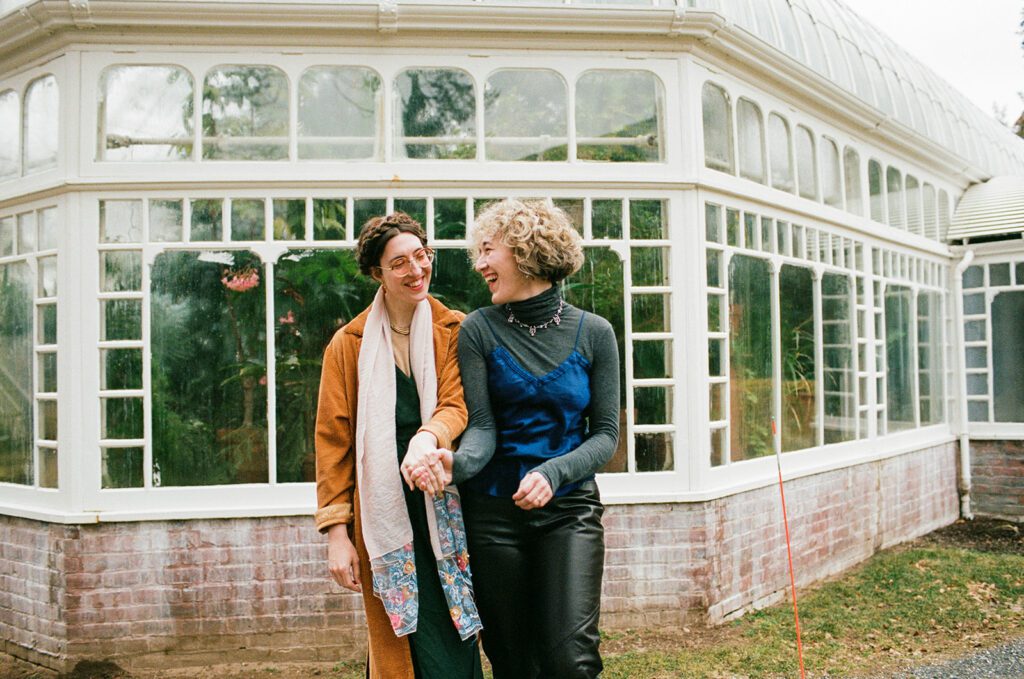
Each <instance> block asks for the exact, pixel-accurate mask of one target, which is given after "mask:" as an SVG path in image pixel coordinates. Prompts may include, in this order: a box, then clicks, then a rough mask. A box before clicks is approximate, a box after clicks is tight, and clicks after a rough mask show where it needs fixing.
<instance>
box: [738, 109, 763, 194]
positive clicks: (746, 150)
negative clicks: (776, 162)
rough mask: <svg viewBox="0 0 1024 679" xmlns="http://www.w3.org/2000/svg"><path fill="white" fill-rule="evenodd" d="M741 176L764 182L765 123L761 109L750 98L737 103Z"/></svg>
mask: <svg viewBox="0 0 1024 679" xmlns="http://www.w3.org/2000/svg"><path fill="white" fill-rule="evenodd" d="M736 134H737V137H738V138H739V144H738V147H739V156H740V176H741V177H744V178H746V179H752V180H754V181H755V182H760V183H762V184H764V181H765V177H764V123H763V122H762V119H761V109H759V108H758V107H757V104H755V103H754V102H752V101H750V100H749V99H740V100H739V102H737V104H736Z"/></svg>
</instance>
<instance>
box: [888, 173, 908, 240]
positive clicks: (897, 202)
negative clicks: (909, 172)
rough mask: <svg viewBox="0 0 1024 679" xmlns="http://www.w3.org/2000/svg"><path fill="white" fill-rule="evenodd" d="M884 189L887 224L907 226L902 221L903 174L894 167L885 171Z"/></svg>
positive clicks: (902, 227) (900, 226) (903, 227)
mask: <svg viewBox="0 0 1024 679" xmlns="http://www.w3.org/2000/svg"><path fill="white" fill-rule="evenodd" d="M885 190H886V194H887V196H888V201H889V226H895V227H897V228H900V229H905V228H907V225H906V222H904V221H903V175H901V174H900V171H899V170H897V169H896V168H894V167H890V168H889V169H887V170H886V171H885Z"/></svg>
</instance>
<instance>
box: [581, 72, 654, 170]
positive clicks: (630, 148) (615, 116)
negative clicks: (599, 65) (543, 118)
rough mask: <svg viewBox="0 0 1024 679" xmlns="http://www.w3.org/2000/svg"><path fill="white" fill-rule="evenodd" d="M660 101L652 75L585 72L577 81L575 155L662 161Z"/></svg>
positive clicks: (612, 159)
mask: <svg viewBox="0 0 1024 679" xmlns="http://www.w3.org/2000/svg"><path fill="white" fill-rule="evenodd" d="M662 100H663V95H662V88H661V81H660V80H658V78H657V77H656V76H655V75H654V74H653V73H649V72H647V71H587V72H586V73H584V74H583V75H581V76H580V78H579V80H578V81H576V157H577V158H579V159H580V160H604V161H612V162H617V161H625V162H643V161H646V162H657V161H660V160H662V159H663V158H664V156H663V153H664V152H663V150H662V141H661V140H662V131H661V128H662V119H661V118H662V113H661V111H662V108H663V102H662Z"/></svg>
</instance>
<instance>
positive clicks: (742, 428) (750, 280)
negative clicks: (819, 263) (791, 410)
mask: <svg viewBox="0 0 1024 679" xmlns="http://www.w3.org/2000/svg"><path fill="white" fill-rule="evenodd" d="M729 332H730V341H729V364H730V374H729V389H730V396H729V399H730V404H731V410H730V417H729V424H730V433H731V439H730V449H731V459H732V460H733V461H739V460H746V459H751V458H755V457H761V456H763V455H771V454H772V435H771V417H772V348H771V345H772V321H771V270H770V267H769V265H768V262H766V261H764V260H762V259H757V258H754V257H748V256H746V255H736V256H734V257H733V258H732V259H731V260H730V262H729Z"/></svg>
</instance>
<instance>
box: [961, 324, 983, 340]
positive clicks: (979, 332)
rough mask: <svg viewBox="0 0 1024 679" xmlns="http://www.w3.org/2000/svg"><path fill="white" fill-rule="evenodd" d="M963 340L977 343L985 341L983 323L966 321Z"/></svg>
mask: <svg viewBox="0 0 1024 679" xmlns="http://www.w3.org/2000/svg"><path fill="white" fill-rule="evenodd" d="M964 339H965V340H967V341H968V342H977V341H981V340H984V339H985V321H967V322H966V323H964Z"/></svg>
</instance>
